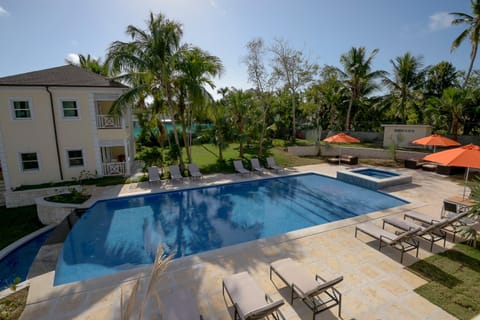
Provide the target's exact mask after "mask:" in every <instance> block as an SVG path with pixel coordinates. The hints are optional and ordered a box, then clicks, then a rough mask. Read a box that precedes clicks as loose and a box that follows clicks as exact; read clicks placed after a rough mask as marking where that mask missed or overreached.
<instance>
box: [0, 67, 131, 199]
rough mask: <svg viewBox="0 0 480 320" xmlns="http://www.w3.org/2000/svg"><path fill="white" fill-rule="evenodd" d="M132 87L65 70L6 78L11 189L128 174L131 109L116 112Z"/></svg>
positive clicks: (0, 98)
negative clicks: (116, 103)
mask: <svg viewBox="0 0 480 320" xmlns="http://www.w3.org/2000/svg"><path fill="white" fill-rule="evenodd" d="M126 89H127V87H126V86H124V85H123V84H121V83H118V82H115V81H111V80H108V79H106V78H104V77H102V76H100V75H98V74H95V73H92V72H89V71H86V70H84V69H81V68H79V67H76V66H71V65H66V66H61V67H56V68H51V69H45V70H40V71H34V72H29V73H24V74H18V75H13V76H8V77H3V78H0V167H1V172H2V175H3V180H4V184H5V189H6V190H13V189H14V188H16V187H19V186H21V185H32V184H41V183H48V182H57V181H66V180H72V179H73V178H78V177H79V175H80V174H81V173H82V172H86V173H89V174H92V175H96V176H112V175H129V174H130V172H131V169H132V165H133V161H134V138H133V131H132V125H131V124H132V121H131V118H132V115H131V109H130V108H127V109H126V110H125V111H124V112H123V114H122V116H114V115H111V114H109V110H110V107H111V106H112V104H113V102H114V101H115V100H116V99H117V98H118V97H119V96H120V95H121V94H122V93H123V92H125V90H126Z"/></svg>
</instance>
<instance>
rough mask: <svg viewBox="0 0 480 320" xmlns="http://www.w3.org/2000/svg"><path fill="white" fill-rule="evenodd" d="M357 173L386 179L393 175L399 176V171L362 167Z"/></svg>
mask: <svg viewBox="0 0 480 320" xmlns="http://www.w3.org/2000/svg"><path fill="white" fill-rule="evenodd" d="M355 173H359V174H363V175H365V176H369V177H372V178H376V179H386V178H391V177H397V176H399V174H398V173H395V172H391V171H383V170H378V169H361V170H355Z"/></svg>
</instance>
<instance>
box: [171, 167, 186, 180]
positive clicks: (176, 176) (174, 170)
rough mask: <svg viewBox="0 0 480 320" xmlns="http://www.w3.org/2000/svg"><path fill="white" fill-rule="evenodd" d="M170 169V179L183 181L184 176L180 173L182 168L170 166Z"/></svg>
mask: <svg viewBox="0 0 480 320" xmlns="http://www.w3.org/2000/svg"><path fill="white" fill-rule="evenodd" d="M168 169H169V170H170V178H171V179H172V180H173V181H175V180H182V179H183V176H182V174H181V173H180V168H179V167H178V166H177V165H176V164H174V165H171V166H169V167H168Z"/></svg>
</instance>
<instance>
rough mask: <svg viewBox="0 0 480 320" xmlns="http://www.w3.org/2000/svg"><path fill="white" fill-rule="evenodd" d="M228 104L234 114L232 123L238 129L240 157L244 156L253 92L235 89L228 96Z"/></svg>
mask: <svg viewBox="0 0 480 320" xmlns="http://www.w3.org/2000/svg"><path fill="white" fill-rule="evenodd" d="M227 104H228V107H229V109H230V113H231V115H232V124H233V125H234V127H235V129H236V131H237V138H238V142H239V144H240V146H239V157H240V158H243V144H244V142H245V141H246V135H245V126H246V122H247V120H248V111H249V109H250V106H251V104H252V99H251V94H249V93H248V92H244V91H243V90H238V89H233V90H231V91H230V92H229V94H228V96H227Z"/></svg>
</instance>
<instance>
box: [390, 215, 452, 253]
mask: <svg viewBox="0 0 480 320" xmlns="http://www.w3.org/2000/svg"><path fill="white" fill-rule="evenodd" d="M448 223H449V221H448V220H442V221H438V222H435V223H432V224H425V223H424V224H423V226H419V225H418V224H416V223H414V222H411V221H408V220H402V219H399V218H396V217H386V218H384V219H383V228H385V224H389V225H391V226H394V227H395V228H397V229H400V230H402V231H409V230H412V229H417V228H420V230H419V231H417V233H416V235H417V236H419V237H421V238H422V239H424V240H426V241H428V242H429V243H430V251H432V250H433V244H434V243H435V242H437V241H441V240H443V246H444V247H445V242H446V240H447V234H446V232H445V230H444V229H443V228H444V227H446V226H447V224H448Z"/></svg>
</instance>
